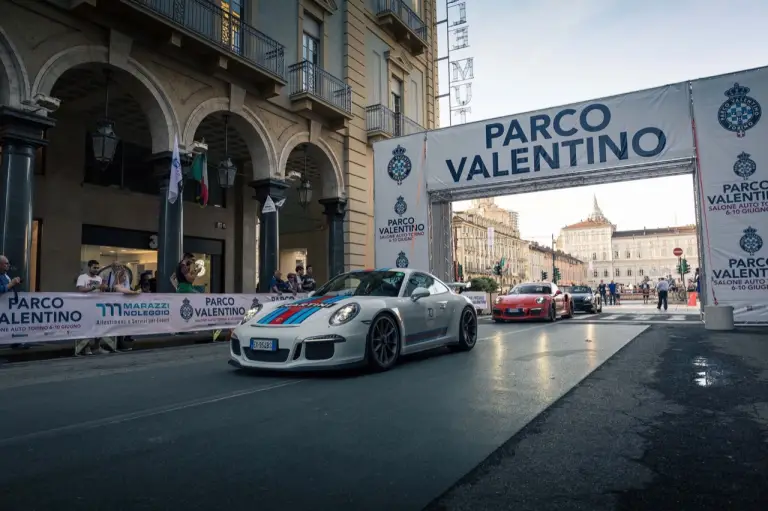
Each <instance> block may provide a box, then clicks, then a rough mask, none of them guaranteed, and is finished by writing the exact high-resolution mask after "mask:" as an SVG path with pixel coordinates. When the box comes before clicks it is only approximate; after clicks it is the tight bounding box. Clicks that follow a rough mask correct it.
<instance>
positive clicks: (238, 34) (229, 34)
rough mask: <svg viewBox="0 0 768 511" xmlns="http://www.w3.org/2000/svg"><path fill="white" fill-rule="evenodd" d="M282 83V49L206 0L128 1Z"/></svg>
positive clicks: (229, 12) (283, 63)
mask: <svg viewBox="0 0 768 511" xmlns="http://www.w3.org/2000/svg"><path fill="white" fill-rule="evenodd" d="M129 2H131V3H133V4H136V5H139V6H141V7H143V8H145V9H148V10H150V11H152V12H154V13H155V14H159V15H161V16H163V17H164V18H166V19H167V20H168V21H170V22H171V23H173V24H175V25H179V26H181V27H183V28H185V29H187V30H189V31H190V32H194V33H195V34H197V35H199V36H200V37H202V38H204V39H206V40H208V41H210V42H212V43H214V44H216V45H218V46H220V47H221V48H222V49H223V50H225V51H228V52H230V53H232V54H234V55H237V56H239V57H242V58H243V59H245V60H247V61H249V62H250V63H252V64H253V65H255V66H256V67H258V68H260V69H263V70H264V71H267V72H269V73H271V74H273V75H275V76H276V77H277V78H280V79H281V80H285V47H284V46H283V45H282V44H280V43H279V42H277V41H275V40H274V39H272V38H271V37H269V36H267V35H265V34H262V33H261V32H259V31H258V30H256V29H255V28H254V27H252V26H251V25H249V24H248V23H246V22H244V21H243V20H241V19H240V15H239V14H238V13H235V12H231V11H230V10H225V9H222V8H221V7H220V6H218V5H216V4H214V3H213V2H211V1H210V0H129Z"/></svg>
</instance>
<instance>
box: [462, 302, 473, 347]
mask: <svg viewBox="0 0 768 511" xmlns="http://www.w3.org/2000/svg"><path fill="white" fill-rule="evenodd" d="M460 335H461V338H460V339H459V343H460V345H461V347H462V348H464V349H471V348H472V347H473V346H474V345H475V343H476V342H477V317H476V316H475V314H474V313H473V312H472V311H471V310H470V309H469V308H466V309H464V312H462V313H461V334H460Z"/></svg>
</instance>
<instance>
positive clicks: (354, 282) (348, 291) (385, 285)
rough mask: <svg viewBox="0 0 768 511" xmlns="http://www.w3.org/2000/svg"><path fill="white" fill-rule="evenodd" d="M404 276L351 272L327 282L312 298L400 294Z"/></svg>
mask: <svg viewBox="0 0 768 511" xmlns="http://www.w3.org/2000/svg"><path fill="white" fill-rule="evenodd" d="M404 279H405V274H404V273H403V272H400V271H353V272H349V273H344V274H342V275H339V276H337V277H334V278H333V279H331V280H329V281H328V282H327V283H326V284H324V285H323V286H321V287H320V288H319V289H318V290H317V291H316V292H315V294H314V295H313V296H324V295H331V296H334V295H335V296H338V295H347V296H386V297H390V298H395V297H397V296H398V295H399V294H400V288H401V287H402V285H403V280H404Z"/></svg>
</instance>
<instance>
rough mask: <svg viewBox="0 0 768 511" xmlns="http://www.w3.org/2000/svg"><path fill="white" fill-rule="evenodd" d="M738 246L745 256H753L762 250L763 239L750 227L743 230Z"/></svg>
mask: <svg viewBox="0 0 768 511" xmlns="http://www.w3.org/2000/svg"><path fill="white" fill-rule="evenodd" d="M739 246H740V247H741V249H742V250H743V251H744V252H746V253H747V254H749V255H751V256H753V255H755V254H756V253H757V252H759V251H760V249H761V248H763V238H761V237H760V236H759V235H758V234H757V230H756V229H754V228H752V227H747V228H746V229H744V236H742V237H741V239H740V240H739Z"/></svg>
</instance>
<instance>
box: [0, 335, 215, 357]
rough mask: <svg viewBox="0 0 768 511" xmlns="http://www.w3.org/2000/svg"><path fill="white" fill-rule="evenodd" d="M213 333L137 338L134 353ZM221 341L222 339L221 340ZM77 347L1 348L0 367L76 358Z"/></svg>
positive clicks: (67, 343) (65, 343) (196, 340)
mask: <svg viewBox="0 0 768 511" xmlns="http://www.w3.org/2000/svg"><path fill="white" fill-rule="evenodd" d="M212 339H213V332H212V331H210V332H191V333H183V334H177V335H163V336H145V337H136V338H135V341H134V342H133V344H132V348H133V350H132V351H141V350H147V349H158V348H170V347H177V346H188V345H190V344H200V343H206V342H211V341H212ZM219 340H221V338H219ZM74 353H75V345H74V340H72V341H58V342H51V343H46V344H35V343H33V344H32V346H30V347H29V348H10V347H9V346H0V366H2V365H3V364H8V363H18V362H31V361H37V360H51V359H59V358H74ZM104 356H108V355H93V356H91V357H88V358H99V357H104Z"/></svg>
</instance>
